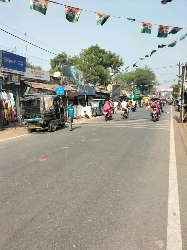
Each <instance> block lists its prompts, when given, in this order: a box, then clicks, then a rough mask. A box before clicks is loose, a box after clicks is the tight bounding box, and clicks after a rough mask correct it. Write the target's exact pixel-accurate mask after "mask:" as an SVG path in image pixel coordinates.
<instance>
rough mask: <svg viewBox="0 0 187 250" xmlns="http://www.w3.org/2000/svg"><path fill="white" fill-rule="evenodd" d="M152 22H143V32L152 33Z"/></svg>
mask: <svg viewBox="0 0 187 250" xmlns="http://www.w3.org/2000/svg"><path fill="white" fill-rule="evenodd" d="M151 29H152V24H151V23H145V22H141V33H148V34H151Z"/></svg>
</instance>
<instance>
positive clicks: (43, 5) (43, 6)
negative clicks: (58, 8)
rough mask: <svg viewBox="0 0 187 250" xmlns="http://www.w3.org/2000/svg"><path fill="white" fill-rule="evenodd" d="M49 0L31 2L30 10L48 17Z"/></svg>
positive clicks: (32, 0) (33, 0) (31, 0)
mask: <svg viewBox="0 0 187 250" xmlns="http://www.w3.org/2000/svg"><path fill="white" fill-rule="evenodd" d="M48 5H49V0H30V9H31V10H36V11H38V12H40V13H42V14H44V15H46V12H47V7H48Z"/></svg>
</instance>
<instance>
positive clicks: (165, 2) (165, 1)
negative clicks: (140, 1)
mask: <svg viewBox="0 0 187 250" xmlns="http://www.w3.org/2000/svg"><path fill="white" fill-rule="evenodd" d="M170 2H172V0H162V1H161V3H162V4H167V3H170Z"/></svg>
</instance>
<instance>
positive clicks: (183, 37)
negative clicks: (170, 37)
mask: <svg viewBox="0 0 187 250" xmlns="http://www.w3.org/2000/svg"><path fill="white" fill-rule="evenodd" d="M186 37H187V33H186V34H185V35H184V36H181V38H180V41H182V40H184V39H185V38H186Z"/></svg>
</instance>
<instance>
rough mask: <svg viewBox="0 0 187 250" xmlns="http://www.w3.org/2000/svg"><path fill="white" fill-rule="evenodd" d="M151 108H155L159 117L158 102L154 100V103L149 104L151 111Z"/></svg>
mask: <svg viewBox="0 0 187 250" xmlns="http://www.w3.org/2000/svg"><path fill="white" fill-rule="evenodd" d="M153 108H157V111H158V115H159V109H160V104H159V102H158V101H157V100H155V101H154V102H152V104H151V110H152V109H153Z"/></svg>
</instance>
